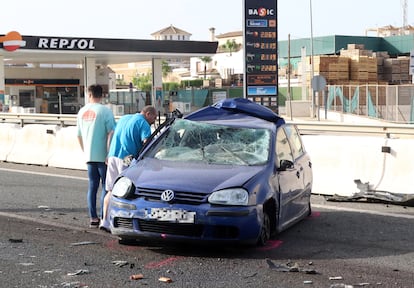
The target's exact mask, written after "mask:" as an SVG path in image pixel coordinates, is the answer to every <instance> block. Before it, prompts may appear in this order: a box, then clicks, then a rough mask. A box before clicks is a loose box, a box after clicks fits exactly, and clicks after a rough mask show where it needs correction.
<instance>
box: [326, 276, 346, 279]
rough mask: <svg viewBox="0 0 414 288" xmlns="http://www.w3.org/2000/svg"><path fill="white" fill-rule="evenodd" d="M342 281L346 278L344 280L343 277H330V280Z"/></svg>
mask: <svg viewBox="0 0 414 288" xmlns="http://www.w3.org/2000/svg"><path fill="white" fill-rule="evenodd" d="M342 279H344V278H342V276H332V277H329V280H342Z"/></svg>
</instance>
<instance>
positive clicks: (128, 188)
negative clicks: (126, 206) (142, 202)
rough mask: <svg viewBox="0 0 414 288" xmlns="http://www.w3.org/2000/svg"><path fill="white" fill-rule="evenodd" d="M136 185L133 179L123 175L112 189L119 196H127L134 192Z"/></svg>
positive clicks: (113, 193)
mask: <svg viewBox="0 0 414 288" xmlns="http://www.w3.org/2000/svg"><path fill="white" fill-rule="evenodd" d="M134 190H135V186H134V184H132V181H131V179H129V178H127V177H122V178H120V179H119V180H118V181H116V183H115V185H114V188H113V189H112V195H114V196H115V197H119V198H127V197H128V196H129V195H130V193H131V192H132V193H133V192H134Z"/></svg>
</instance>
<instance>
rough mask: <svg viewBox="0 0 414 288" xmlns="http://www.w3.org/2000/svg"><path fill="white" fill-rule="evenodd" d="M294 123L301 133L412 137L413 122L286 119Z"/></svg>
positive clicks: (413, 130)
mask: <svg viewBox="0 0 414 288" xmlns="http://www.w3.org/2000/svg"><path fill="white" fill-rule="evenodd" d="M286 122H287V123H294V124H296V126H297V127H298V128H299V131H300V132H301V134H329V135H335V134H346V135H355V134H364V135H373V136H374V135H377V136H378V135H381V136H385V137H387V138H389V137H395V136H397V135H398V136H399V137H414V125H413V124H393V123H381V124H355V123H343V122H326V121H321V122H319V121H286Z"/></svg>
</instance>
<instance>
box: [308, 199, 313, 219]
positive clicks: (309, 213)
mask: <svg viewBox="0 0 414 288" xmlns="http://www.w3.org/2000/svg"><path fill="white" fill-rule="evenodd" d="M308 206H309V207H308V216H311V215H312V206H311V203H310V201H309V204H308Z"/></svg>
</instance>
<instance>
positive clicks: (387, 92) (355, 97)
mask: <svg viewBox="0 0 414 288" xmlns="http://www.w3.org/2000/svg"><path fill="white" fill-rule="evenodd" d="M317 103H318V104H319V106H320V107H324V108H326V109H327V110H328V111H336V112H343V113H351V114H355V115H360V116H369V117H372V118H378V119H382V120H386V121H388V122H395V123H410V124H413V123H414V85H372V84H365V85H328V86H327V89H326V90H325V91H324V97H318V99H317Z"/></svg>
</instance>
